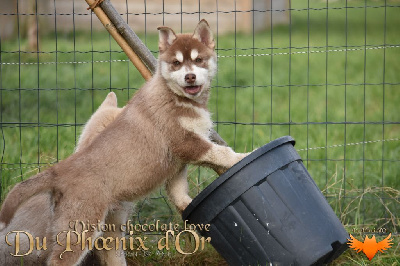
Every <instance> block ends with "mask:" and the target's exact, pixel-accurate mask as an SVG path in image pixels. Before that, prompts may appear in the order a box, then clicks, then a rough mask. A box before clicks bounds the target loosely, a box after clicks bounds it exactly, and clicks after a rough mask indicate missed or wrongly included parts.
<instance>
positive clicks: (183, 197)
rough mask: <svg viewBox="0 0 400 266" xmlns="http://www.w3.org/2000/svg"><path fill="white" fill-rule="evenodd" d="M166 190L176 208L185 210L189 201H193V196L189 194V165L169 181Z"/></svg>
mask: <svg viewBox="0 0 400 266" xmlns="http://www.w3.org/2000/svg"><path fill="white" fill-rule="evenodd" d="M166 190H167V193H168V196H169V198H170V200H171V201H172V202H173V203H174V205H175V206H176V208H177V209H178V210H179V211H180V212H183V210H184V209H186V207H187V206H188V205H189V203H190V202H192V198H191V197H189V195H188V192H189V185H188V182H187V167H185V168H183V169H182V170H181V171H180V172H179V174H177V175H176V176H174V177H172V178H171V179H169V180H168V181H167V183H166Z"/></svg>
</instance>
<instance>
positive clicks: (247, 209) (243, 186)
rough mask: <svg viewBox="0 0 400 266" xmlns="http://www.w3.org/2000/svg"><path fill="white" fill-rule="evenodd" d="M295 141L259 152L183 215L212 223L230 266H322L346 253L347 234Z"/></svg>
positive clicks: (210, 188) (191, 220)
mask: <svg viewBox="0 0 400 266" xmlns="http://www.w3.org/2000/svg"><path fill="white" fill-rule="evenodd" d="M294 143H295V141H294V139H293V138H292V137H289V136H287V137H282V138H279V139H276V140H274V141H272V142H270V143H268V144H266V145H264V146H263V147H261V148H259V149H257V150H256V151H254V152H253V153H251V154H250V155H249V156H247V157H246V158H244V159H243V160H242V161H240V162H239V163H237V164H236V165H234V166H233V167H232V168H230V169H229V170H228V171H227V172H225V173H224V174H223V175H221V176H220V177H219V178H218V179H216V180H215V181H214V182H213V183H211V184H210V185H209V186H208V187H206V188H205V189H204V190H203V191H202V192H201V193H200V194H199V195H198V196H197V197H196V198H194V199H193V201H192V203H191V204H190V205H189V206H188V207H187V208H186V209H185V211H184V212H183V214H182V217H183V219H184V220H187V221H188V223H191V224H210V229H209V231H201V232H200V233H201V234H202V235H204V236H207V237H211V244H212V245H213V246H214V248H215V249H216V250H217V251H218V252H219V253H220V254H221V255H222V256H223V257H224V258H225V259H226V261H227V262H228V263H229V264H230V265H268V264H269V265H319V264H324V263H328V262H330V261H332V260H333V259H335V258H336V257H338V256H339V255H340V254H341V253H342V252H343V251H344V250H346V248H347V245H346V242H347V238H348V237H349V235H348V233H347V232H346V230H345V229H344V227H343V225H342V224H341V222H340V221H339V219H338V218H337V216H336V215H335V213H334V212H333V210H332V208H331V207H330V206H329V204H328V202H327V201H326V199H325V197H324V196H323V195H322V193H321V191H320V190H319V188H318V187H317V185H316V184H315V182H314V180H313V179H312V178H311V176H310V175H309V173H308V171H307V169H306V168H305V167H304V165H303V163H302V160H301V158H300V156H299V155H298V154H297V152H296V150H295V149H294V147H293V146H294Z"/></svg>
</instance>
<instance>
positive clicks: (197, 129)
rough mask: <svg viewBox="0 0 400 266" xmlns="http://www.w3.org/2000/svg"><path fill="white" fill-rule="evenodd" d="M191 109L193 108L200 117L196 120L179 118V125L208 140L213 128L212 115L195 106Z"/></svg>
mask: <svg viewBox="0 0 400 266" xmlns="http://www.w3.org/2000/svg"><path fill="white" fill-rule="evenodd" d="M191 108H193V110H195V111H196V113H197V114H198V115H199V116H198V117H196V118H192V117H184V116H182V117H179V123H180V124H181V126H182V127H183V128H184V129H186V130H188V131H191V132H193V133H195V134H197V135H200V136H202V137H204V138H206V139H208V138H209V135H210V130H211V128H212V126H213V124H212V121H211V115H210V113H209V112H208V111H207V110H204V109H202V108H198V107H194V106H192V107H191Z"/></svg>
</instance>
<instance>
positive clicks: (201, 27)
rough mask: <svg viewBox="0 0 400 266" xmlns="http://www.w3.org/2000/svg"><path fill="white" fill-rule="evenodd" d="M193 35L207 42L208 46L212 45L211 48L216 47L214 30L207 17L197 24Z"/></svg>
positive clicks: (204, 42)
mask: <svg viewBox="0 0 400 266" xmlns="http://www.w3.org/2000/svg"><path fill="white" fill-rule="evenodd" d="M192 37H193V38H195V39H197V40H198V41H200V42H201V43H203V44H205V45H206V46H208V47H210V48H211V49H214V48H215V42H214V37H213V34H212V31H211V29H210V26H208V23H207V21H206V20H205V19H202V20H201V21H200V22H199V24H197V27H196V29H195V30H194V33H193V36H192Z"/></svg>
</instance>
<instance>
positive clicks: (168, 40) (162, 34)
mask: <svg viewBox="0 0 400 266" xmlns="http://www.w3.org/2000/svg"><path fill="white" fill-rule="evenodd" d="M157 30H158V34H159V40H158V49H159V50H160V54H162V53H164V52H165V50H167V49H168V48H169V47H170V46H171V44H172V43H173V42H174V41H175V39H176V34H175V32H174V31H173V30H172V29H170V28H168V27H158V28H157Z"/></svg>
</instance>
